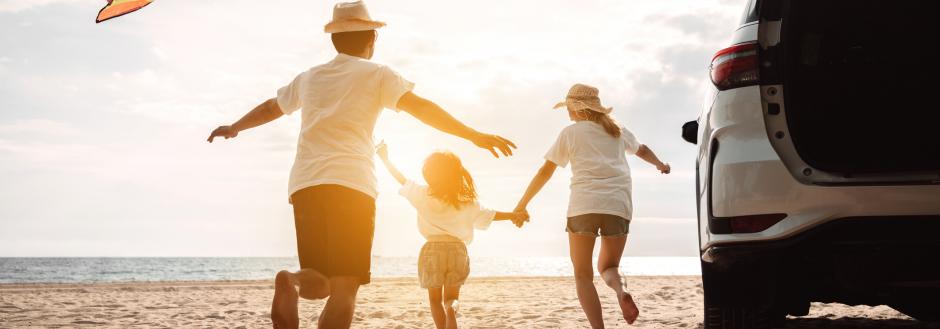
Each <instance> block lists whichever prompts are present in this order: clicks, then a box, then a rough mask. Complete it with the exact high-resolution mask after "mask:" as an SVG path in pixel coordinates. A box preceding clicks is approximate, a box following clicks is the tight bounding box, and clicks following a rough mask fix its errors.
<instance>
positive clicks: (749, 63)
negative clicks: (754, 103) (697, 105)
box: [711, 42, 760, 90]
mask: <svg viewBox="0 0 940 329" xmlns="http://www.w3.org/2000/svg"><path fill="white" fill-rule="evenodd" d="M758 48H759V47H758V45H757V43H756V42H749V43H742V44H738V45H734V46H731V47H728V48H725V49H722V50H721V51H719V52H718V53H716V54H715V57H714V58H712V64H711V76H712V83H714V84H715V87H718V89H719V90H727V89H733V88H739V87H744V86H751V85H756V84H758V83H760V69H759V67H758V62H757V58H758V57H757V51H758Z"/></svg>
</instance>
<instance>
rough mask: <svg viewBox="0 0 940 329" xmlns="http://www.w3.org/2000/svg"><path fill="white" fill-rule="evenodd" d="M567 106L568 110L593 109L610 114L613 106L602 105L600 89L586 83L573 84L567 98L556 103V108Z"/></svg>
mask: <svg viewBox="0 0 940 329" xmlns="http://www.w3.org/2000/svg"><path fill="white" fill-rule="evenodd" d="M562 107H565V108H567V109H568V111H581V110H591V111H594V112H598V113H603V114H610V112H611V111H613V110H614V108H612V107H604V105H601V98H600V91H599V90H597V88H595V87H592V86H588V85H586V84H582V83H578V84H575V85H574V86H571V89H569V90H568V96H566V97H565V100H564V101H562V102H559V103H558V104H555V107H554V108H556V109H557V108H562Z"/></svg>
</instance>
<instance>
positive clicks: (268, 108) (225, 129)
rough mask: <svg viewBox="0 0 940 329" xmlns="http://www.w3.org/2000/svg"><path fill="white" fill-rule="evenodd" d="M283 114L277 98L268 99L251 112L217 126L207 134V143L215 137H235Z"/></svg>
mask: <svg viewBox="0 0 940 329" xmlns="http://www.w3.org/2000/svg"><path fill="white" fill-rule="evenodd" d="M283 115H284V112H282V111H281V108H280V107H279V106H278V105H277V99H274V98H272V99H269V100H266V101H264V103H261V104H260V105H258V106H256V107H255V108H254V109H253V110H251V112H248V114H245V116H243V117H242V118H241V119H239V120H238V121H236V122H235V123H233V124H232V125H230V126H219V127H218V128H215V130H213V131H212V133H211V134H209V139H208V141H209V143H212V140H213V139H215V138H216V137H225V139H229V138H235V136H238V133H239V132H241V131H243V130H246V129H251V128H254V127H257V126H260V125H263V124H265V123H268V122H271V121H274V119H277V118H280V117H281V116H283Z"/></svg>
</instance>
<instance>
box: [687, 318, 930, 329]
mask: <svg viewBox="0 0 940 329" xmlns="http://www.w3.org/2000/svg"><path fill="white" fill-rule="evenodd" d="M781 328H782V329H800V328H826V329H940V322H935V323H929V322H922V321H917V320H911V319H907V320H904V319H870V318H857V317H845V318H838V319H826V318H810V317H806V318H790V319H787V322H786V325H785V326H783V327H781ZM696 329H705V325H704V324H699V325H698V327H696Z"/></svg>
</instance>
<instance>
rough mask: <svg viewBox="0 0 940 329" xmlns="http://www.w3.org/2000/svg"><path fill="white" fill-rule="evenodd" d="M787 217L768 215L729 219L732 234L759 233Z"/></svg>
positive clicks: (783, 215)
mask: <svg viewBox="0 0 940 329" xmlns="http://www.w3.org/2000/svg"><path fill="white" fill-rule="evenodd" d="M786 217H787V214H766V215H751V216H736V217H728V219H729V220H730V222H731V233H757V232H761V231H763V230H766V229H767V228H769V227H771V226H774V224H777V223H779V222H780V221H781V220H783V219H784V218H786Z"/></svg>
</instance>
